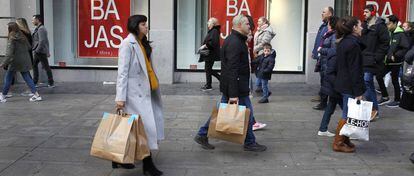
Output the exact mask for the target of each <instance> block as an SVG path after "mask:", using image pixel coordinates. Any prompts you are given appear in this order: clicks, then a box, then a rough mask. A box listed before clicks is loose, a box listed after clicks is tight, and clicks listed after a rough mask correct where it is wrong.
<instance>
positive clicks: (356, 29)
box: [333, 16, 366, 153]
mask: <svg viewBox="0 0 414 176" xmlns="http://www.w3.org/2000/svg"><path fill="white" fill-rule="evenodd" d="M361 31H362V27H361V21H360V20H358V18H356V17H349V16H348V17H344V18H341V19H340V20H339V21H338V22H337V23H336V32H337V33H336V37H337V38H338V44H337V47H336V61H337V75H336V80H335V85H334V87H335V90H336V91H337V92H339V93H341V94H342V118H341V119H340V120H339V122H338V127H337V128H336V134H335V139H334V142H333V150H334V151H336V152H346V153H352V152H355V145H354V144H353V143H351V141H350V140H349V137H347V136H342V135H339V131H341V129H342V127H343V126H344V125H345V123H346V119H347V118H348V117H347V116H348V98H356V99H358V100H362V97H363V95H364V92H365V90H366V89H365V83H364V71H363V65H362V50H363V48H364V46H363V44H362V43H361V41H360V37H361Z"/></svg>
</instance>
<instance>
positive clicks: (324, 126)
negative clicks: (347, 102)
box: [319, 96, 343, 132]
mask: <svg viewBox="0 0 414 176" xmlns="http://www.w3.org/2000/svg"><path fill="white" fill-rule="evenodd" d="M342 101H343V100H342V98H335V97H331V96H329V97H328V105H327V106H326V108H325V112H324V113H323V117H322V121H321V125H320V126H319V131H322V132H325V131H327V130H328V125H329V121H330V120H331V116H332V114H333V113H334V112H335V108H336V105H339V107H340V108H341V109H342V107H343V105H342Z"/></svg>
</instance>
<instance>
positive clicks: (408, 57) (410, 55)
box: [404, 45, 414, 65]
mask: <svg viewBox="0 0 414 176" xmlns="http://www.w3.org/2000/svg"><path fill="white" fill-rule="evenodd" d="M404 60H405V62H407V63H408V64H410V65H411V64H413V61H414V45H413V46H412V47H411V49H410V50H408V52H407V54H405V57H404Z"/></svg>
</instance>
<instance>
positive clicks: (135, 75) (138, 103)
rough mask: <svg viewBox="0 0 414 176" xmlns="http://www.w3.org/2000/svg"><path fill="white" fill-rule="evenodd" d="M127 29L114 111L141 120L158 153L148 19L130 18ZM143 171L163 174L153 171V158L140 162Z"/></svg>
mask: <svg viewBox="0 0 414 176" xmlns="http://www.w3.org/2000/svg"><path fill="white" fill-rule="evenodd" d="M127 29H128V32H129V34H128V36H127V38H125V39H124V40H123V41H122V42H121V46H120V48H119V58H118V76H117V85H116V98H115V102H116V107H117V109H123V110H124V112H126V113H129V114H139V115H140V116H141V117H142V121H143V123H144V127H145V132H146V134H147V138H148V145H149V148H150V149H151V150H157V149H158V141H160V140H163V139H164V120H163V112H162V102H161V95H160V90H159V83H158V78H157V75H156V72H155V70H154V67H153V65H152V61H153V58H152V55H151V54H152V48H151V46H150V42H149V41H148V39H147V37H146V35H147V34H148V26H147V17H146V16H144V15H133V16H131V17H129V18H128V25H127ZM117 165H118V163H113V166H115V167H117ZM121 166H122V167H125V166H126V167H128V168H133V166H131V165H121ZM143 171H144V174H145V175H147V174H149V175H151V176H159V175H162V174H163V172H162V171H160V170H158V169H157V168H156V167H155V165H154V163H153V159H152V155H150V156H148V157H146V158H144V159H143Z"/></svg>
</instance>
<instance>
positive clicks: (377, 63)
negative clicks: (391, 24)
mask: <svg viewBox="0 0 414 176" xmlns="http://www.w3.org/2000/svg"><path fill="white" fill-rule="evenodd" d="M376 14H377V12H376V9H375V6H373V5H367V6H365V9H364V17H365V21H364V23H363V25H362V27H363V30H362V43H363V44H364V45H365V46H366V48H365V49H364V50H363V51H362V57H363V59H362V63H363V66H364V80H365V87H366V89H367V90H366V92H365V94H364V96H365V98H366V99H367V100H368V101H371V102H373V104H374V105H373V111H372V116H371V120H374V118H376V117H377V116H378V101H377V96H376V93H375V86H374V76H375V75H377V82H379V83H381V82H382V83H383V82H384V80H383V78H382V77H380V76H378V75H379V74H380V73H381V72H382V70H383V69H384V68H385V65H384V59H385V55H386V54H387V52H388V48H389V45H390V44H389V43H390V36H389V34H388V29H387V26H386V25H385V20H384V19H382V18H380V17H377V16H376Z"/></svg>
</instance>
